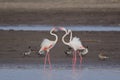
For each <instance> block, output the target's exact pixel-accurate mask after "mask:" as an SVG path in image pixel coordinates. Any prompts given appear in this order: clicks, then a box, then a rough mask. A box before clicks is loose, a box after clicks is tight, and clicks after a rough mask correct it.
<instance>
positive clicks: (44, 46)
mask: <svg viewBox="0 0 120 80" xmlns="http://www.w3.org/2000/svg"><path fill="white" fill-rule="evenodd" d="M53 31H55V32H56V31H57V29H56V28H52V29H51V30H50V34H51V35H52V36H55V40H54V41H52V40H49V39H44V40H43V42H42V43H41V48H40V50H39V54H43V52H45V51H46V54H45V59H44V69H45V65H46V61H47V59H48V63H49V65H50V69H51V68H52V67H51V62H50V55H49V51H50V50H51V49H52V48H53V47H54V46H55V44H56V43H57V41H58V36H57V35H56V34H55V33H53Z"/></svg>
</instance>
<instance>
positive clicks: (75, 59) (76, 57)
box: [74, 51, 77, 66]
mask: <svg viewBox="0 0 120 80" xmlns="http://www.w3.org/2000/svg"><path fill="white" fill-rule="evenodd" d="M76 60H77V57H76V51H75V59H74V66H75V65H76Z"/></svg>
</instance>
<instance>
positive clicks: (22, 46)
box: [0, 30, 120, 66]
mask: <svg viewBox="0 0 120 80" xmlns="http://www.w3.org/2000/svg"><path fill="white" fill-rule="evenodd" d="M57 34H58V35H59V36H60V40H59V41H58V43H57V44H56V46H55V47H54V48H53V49H52V50H51V52H50V56H51V62H52V64H71V59H72V57H71V56H66V55H65V54H64V51H65V50H66V49H67V46H65V45H64V44H63V43H62V42H61V37H62V35H63V34H64V33H63V32H58V33H57ZM119 34H120V32H88V31H86V32H84V31H83V32H82V31H81V32H76V31H74V32H73V35H76V36H78V37H80V38H81V40H82V42H83V45H84V46H88V47H89V53H88V55H87V56H85V57H84V59H83V64H86V65H108V66H109V65H111V66H116V65H120V64H119V61H120V54H119V52H120V48H119V47H120V37H119ZM0 36H2V37H0V64H43V60H44V57H41V56H39V55H38V54H37V53H33V54H31V55H30V56H26V57H25V56H23V53H24V52H25V51H26V50H27V47H28V46H32V48H33V49H35V50H37V51H38V50H39V48H40V43H41V41H42V40H43V39H44V38H49V39H51V40H53V38H54V37H51V36H50V35H49V32H47V31H2V30H1V31H0ZM101 49H103V50H104V53H105V54H107V55H108V56H109V57H110V59H108V60H106V61H101V60H99V59H98V54H99V53H100V51H101ZM56 52H57V53H56ZM78 59H79V58H78ZM78 61H79V60H78ZM78 63H79V62H78Z"/></svg>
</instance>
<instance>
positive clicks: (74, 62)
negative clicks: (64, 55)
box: [73, 51, 77, 69]
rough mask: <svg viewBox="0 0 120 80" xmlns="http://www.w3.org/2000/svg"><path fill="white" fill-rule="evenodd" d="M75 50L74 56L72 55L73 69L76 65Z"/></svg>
mask: <svg viewBox="0 0 120 80" xmlns="http://www.w3.org/2000/svg"><path fill="white" fill-rule="evenodd" d="M76 60H77V58H76V51H74V56H73V69H75V65H76Z"/></svg>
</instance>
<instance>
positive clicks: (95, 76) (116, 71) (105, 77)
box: [0, 66, 120, 80]
mask: <svg viewBox="0 0 120 80" xmlns="http://www.w3.org/2000/svg"><path fill="white" fill-rule="evenodd" d="M119 75H120V68H97V67H84V66H82V68H80V67H77V68H76V69H75V71H73V70H72V68H69V67H68V68H67V67H65V68H63V66H61V67H53V69H52V70H50V69H49V68H48V69H46V70H44V69H43V68H42V67H41V68H28V69H23V68H1V69H0V78H1V80H120V77H119Z"/></svg>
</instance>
